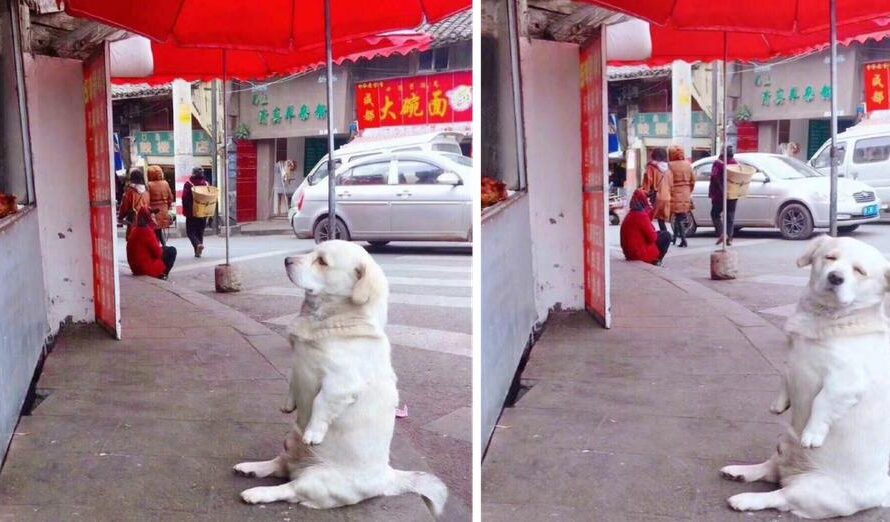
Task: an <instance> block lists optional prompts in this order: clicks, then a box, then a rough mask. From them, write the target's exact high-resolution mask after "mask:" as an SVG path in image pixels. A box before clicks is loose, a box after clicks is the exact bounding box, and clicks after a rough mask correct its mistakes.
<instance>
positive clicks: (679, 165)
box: [668, 145, 695, 248]
mask: <svg viewBox="0 0 890 522" xmlns="http://www.w3.org/2000/svg"><path fill="white" fill-rule="evenodd" d="M668 159H670V162H669V163H668V168H670V170H671V216H672V217H673V221H672V223H671V226H672V227H673V229H674V238H673V242H674V243H676V242H677V239H679V240H680V244H679V245H678V246H679V247H680V248H686V246H687V245H686V223H687V222H688V220H689V213H690V212H692V190H693V189H694V188H695V173H693V172H692V164H691V163H689V160H687V159H686V154H685V153H684V152H683V147H681V146H679V145H672V146H671V148H669V149H668Z"/></svg>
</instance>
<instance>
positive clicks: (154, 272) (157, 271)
mask: <svg viewBox="0 0 890 522" xmlns="http://www.w3.org/2000/svg"><path fill="white" fill-rule="evenodd" d="M154 215H155V213H154V212H153V211H152V210H151V209H149V208H148V207H142V208H141V209H139V212H138V213H137V214H136V225H135V226H134V227H133V228H132V229H131V230H130V238H129V239H128V240H127V264H128V265H130V270H131V271H132V272H133V275H134V276H141V275H146V276H151V277H157V278H159V279H167V275H168V274H170V270H171V269H172V268H173V263H175V262H176V248H174V247H172V246H162V245H161V242H160V241H158V237H157V236H156V235H155V230H154V229H155V228H156V227H157V223H156V222H155V218H154Z"/></svg>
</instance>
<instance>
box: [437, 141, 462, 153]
mask: <svg viewBox="0 0 890 522" xmlns="http://www.w3.org/2000/svg"><path fill="white" fill-rule="evenodd" d="M432 148H433V150H434V151H436V152H451V153H453V154H463V151H462V150H461V149H460V145H458V144H457V143H433V147H432Z"/></svg>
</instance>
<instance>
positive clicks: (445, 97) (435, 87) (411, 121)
mask: <svg viewBox="0 0 890 522" xmlns="http://www.w3.org/2000/svg"><path fill="white" fill-rule="evenodd" d="M355 104H356V113H357V114H356V119H357V120H358V122H359V128H361V129H373V128H377V127H393V126H401V125H428V124H436V123H455V122H469V121H473V73H472V72H471V71H461V72H452V73H443V74H432V75H429V76H412V77H408V78H395V79H392V80H382V81H374V82H365V83H360V84H358V85H356V87H355Z"/></svg>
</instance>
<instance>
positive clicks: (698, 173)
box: [693, 161, 714, 181]
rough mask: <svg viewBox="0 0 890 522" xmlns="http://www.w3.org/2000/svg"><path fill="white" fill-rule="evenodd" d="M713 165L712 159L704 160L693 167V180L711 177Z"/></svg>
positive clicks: (703, 179) (704, 179)
mask: <svg viewBox="0 0 890 522" xmlns="http://www.w3.org/2000/svg"><path fill="white" fill-rule="evenodd" d="M713 167H714V162H713V161H706V162H704V163H702V164H701V165H698V166H697V167H695V169H693V172H695V181H708V180H709V179H711V169H712V168H713Z"/></svg>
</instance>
